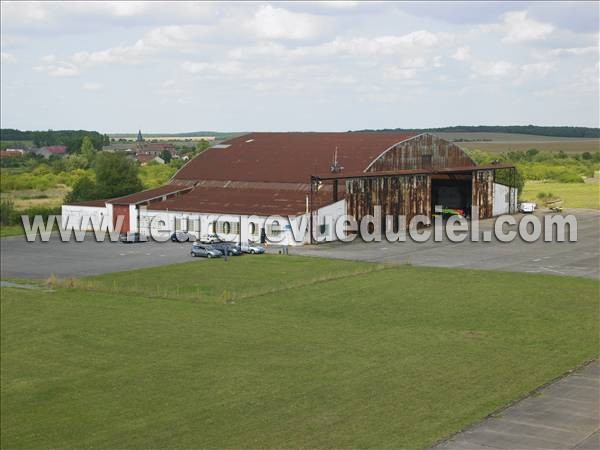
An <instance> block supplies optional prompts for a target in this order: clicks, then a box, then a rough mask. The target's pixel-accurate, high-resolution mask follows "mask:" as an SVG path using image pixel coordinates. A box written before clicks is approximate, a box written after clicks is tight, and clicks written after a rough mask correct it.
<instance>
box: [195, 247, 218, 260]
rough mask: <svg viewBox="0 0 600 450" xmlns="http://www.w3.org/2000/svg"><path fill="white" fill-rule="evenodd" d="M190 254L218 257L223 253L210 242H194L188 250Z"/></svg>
mask: <svg viewBox="0 0 600 450" xmlns="http://www.w3.org/2000/svg"><path fill="white" fill-rule="evenodd" d="M190 255H192V256H202V257H204V258H209V259H210V258H219V257H220V256H222V255H223V253H221V252H220V251H219V250H217V249H216V248H214V247H213V246H212V245H210V244H194V245H192V249H191V250H190Z"/></svg>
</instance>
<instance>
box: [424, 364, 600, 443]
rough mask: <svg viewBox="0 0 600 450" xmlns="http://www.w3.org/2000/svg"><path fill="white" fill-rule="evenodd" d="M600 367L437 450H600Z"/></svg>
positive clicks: (592, 366) (558, 383)
mask: <svg viewBox="0 0 600 450" xmlns="http://www.w3.org/2000/svg"><path fill="white" fill-rule="evenodd" d="M599 399H600V366H599V365H598V362H597V361H596V362H594V363H592V364H590V365H588V366H587V367H584V368H583V369H582V370H580V371H577V372H575V373H573V374H571V375H568V376H567V377H565V378H562V379H560V380H558V381H556V382H555V383H552V384H550V385H549V386H547V387H545V388H544V389H542V390H540V391H539V392H538V393H537V394H536V395H533V396H530V397H527V398H526V399H524V400H522V401H520V402H518V403H516V404H515V405H513V406H510V407H509V408H506V409H505V410H503V411H501V412H500V413H499V414H497V415H496V416H494V417H491V418H489V419H486V420H484V421H482V422H480V423H478V424H476V425H474V426H472V427H470V428H468V429H467V430H465V431H463V432H461V433H458V434H456V435H455V436H453V437H452V438H450V439H448V440H447V441H445V442H443V443H441V444H439V445H437V446H436V447H433V449H434V450H485V449H488V450H490V449H520V450H527V449H578V450H584V449H585V450H597V449H599V448H600V400H599Z"/></svg>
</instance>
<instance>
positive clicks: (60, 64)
mask: <svg viewBox="0 0 600 450" xmlns="http://www.w3.org/2000/svg"><path fill="white" fill-rule="evenodd" d="M33 70H35V71H36V72H42V73H45V74H46V75H48V76H51V77H72V76H76V75H79V68H78V67H77V66H76V65H75V64H73V63H70V62H67V61H56V60H55V58H54V56H53V55H46V56H44V57H43V58H42V59H41V61H40V64H39V65H37V66H35V67H34V68H33Z"/></svg>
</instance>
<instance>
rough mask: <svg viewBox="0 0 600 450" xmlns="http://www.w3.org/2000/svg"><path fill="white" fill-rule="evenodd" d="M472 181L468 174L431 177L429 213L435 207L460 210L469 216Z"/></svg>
mask: <svg viewBox="0 0 600 450" xmlns="http://www.w3.org/2000/svg"><path fill="white" fill-rule="evenodd" d="M472 189H473V188H472V180H471V175H470V174H456V175H455V174H449V175H433V176H432V177H431V211H432V212H434V211H435V207H436V206H441V207H442V208H444V209H460V210H462V211H463V212H464V215H465V216H468V217H470V216H471V193H472V192H471V191H472Z"/></svg>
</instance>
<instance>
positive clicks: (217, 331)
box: [1, 255, 599, 449]
mask: <svg viewBox="0 0 600 450" xmlns="http://www.w3.org/2000/svg"><path fill="white" fill-rule="evenodd" d="M64 285H65V286H75V287H56V288H54V290H52V291H47V290H25V289H14V288H2V300H1V305H2V310H1V321H2V322H1V325H2V329H1V333H2V335H1V337H2V348H1V350H2V355H1V356H2V380H1V381H2V382H1V394H2V399H1V400H2V402H1V408H2V409H1V414H2V429H1V446H2V448H3V449H13V448H61V449H62V448H84V447H85V448H111V449H114V448H230V449H231V448H235V449H238V448H273V449H275V448H277V449H281V448H328V449H331V448H394V449H397V448H421V447H424V446H427V445H430V444H432V443H434V442H436V441H437V440H438V439H441V438H443V437H445V436H448V435H450V434H452V433H453V432H455V431H458V430H459V429H461V428H462V427H464V426H466V425H468V424H470V423H473V422H474V421H477V420H478V419H481V418H482V417H484V416H485V415H487V414H489V413H490V412H492V411H494V410H495V409H497V408H499V407H501V406H503V405H506V404H507V403H508V402H510V401H512V400H514V399H517V398H519V397H520V396H522V395H524V394H525V393H527V392H529V391H530V390H531V389H534V388H535V387H537V386H539V385H541V384H543V383H546V382H548V381H550V380H551V379H553V378H554V377H556V376H558V375H560V374H562V373H564V372H565V371H567V370H568V369H570V368H573V367H575V366H577V365H579V364H581V363H582V362H584V361H586V360H588V359H590V358H593V357H596V356H597V355H598V352H599V348H598V333H599V325H598V315H599V299H598V289H599V285H598V282H597V281H594V280H587V279H578V278H567V277H552V276H541V275H526V274H512V273H497V272H486V271H467V270H451V269H434V268H416V267H411V266H395V267H386V266H380V265H372V264H368V263H355V262H346V261H330V260H322V259H314V258H301V257H293V256H289V257H286V256H279V255H262V256H256V257H251V256H244V257H240V258H230V259H229V261H228V262H225V261H222V260H215V261H202V262H201V261H192V262H189V263H184V264H179V265H174V266H168V267H162V268H153V269H144V270H139V271H134V272H129V273H124V274H115V275H110V276H102V277H95V278H90V279H84V280H68V281H67V282H66V283H64Z"/></svg>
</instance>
